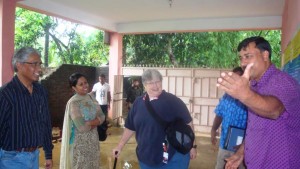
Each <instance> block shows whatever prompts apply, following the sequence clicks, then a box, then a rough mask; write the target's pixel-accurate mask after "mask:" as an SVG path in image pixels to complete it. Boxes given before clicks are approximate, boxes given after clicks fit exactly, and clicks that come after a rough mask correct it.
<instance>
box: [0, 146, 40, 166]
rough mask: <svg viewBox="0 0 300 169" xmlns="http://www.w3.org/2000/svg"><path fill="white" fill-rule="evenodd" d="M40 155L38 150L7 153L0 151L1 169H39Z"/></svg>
mask: <svg viewBox="0 0 300 169" xmlns="http://www.w3.org/2000/svg"><path fill="white" fill-rule="evenodd" d="M39 154H40V151H39V150H38V149H37V150H35V151H33V152H24V151H22V152H17V151H5V150H3V149H0V168H1V169H2V168H3V169H4V168H5V169H38V168H39Z"/></svg>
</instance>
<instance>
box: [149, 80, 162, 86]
mask: <svg viewBox="0 0 300 169" xmlns="http://www.w3.org/2000/svg"><path fill="white" fill-rule="evenodd" d="M160 83H161V81H155V82H146V84H147V85H150V86H153V85H158V84H160Z"/></svg>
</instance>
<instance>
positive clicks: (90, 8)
mask: <svg viewBox="0 0 300 169" xmlns="http://www.w3.org/2000/svg"><path fill="white" fill-rule="evenodd" d="M170 2H172V3H171V6H170ZM284 4H285V0H172V1H170V0H20V1H18V2H17V5H18V6H20V7H23V8H27V9H30V10H33V11H37V12H40V13H45V14H47V15H53V16H56V17H61V18H64V19H67V20H70V21H74V22H78V23H82V24H86V25H90V26H93V27H96V28H99V29H102V30H107V31H111V32H118V33H124V34H131V33H153V32H191V31H214V30H247V29H278V28H281V23H282V13H283V9H284Z"/></svg>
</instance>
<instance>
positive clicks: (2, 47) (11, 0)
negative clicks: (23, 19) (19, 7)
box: [0, 0, 17, 86]
mask: <svg viewBox="0 0 300 169" xmlns="http://www.w3.org/2000/svg"><path fill="white" fill-rule="evenodd" d="M16 2H17V0H0V18H1V22H0V33H1V35H0V36H1V40H0V65H1V68H0V86H2V85H3V84H5V83H7V82H8V81H10V80H11V78H12V77H13V69H12V66H11V59H12V56H13V54H14V33H15V11H16Z"/></svg>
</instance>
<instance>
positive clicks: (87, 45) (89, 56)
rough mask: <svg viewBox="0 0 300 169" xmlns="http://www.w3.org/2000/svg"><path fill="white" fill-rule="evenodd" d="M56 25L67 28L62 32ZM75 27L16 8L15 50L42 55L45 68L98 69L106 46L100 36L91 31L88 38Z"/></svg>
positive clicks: (105, 56) (106, 54)
mask: <svg viewBox="0 0 300 169" xmlns="http://www.w3.org/2000/svg"><path fill="white" fill-rule="evenodd" d="M59 25H68V27H67V28H65V29H64V30H62V29H58V26H59ZM78 26H79V24H75V23H71V22H68V21H64V20H62V19H58V18H55V17H51V16H47V15H43V14H39V13H36V12H32V11H30V10H26V9H23V8H17V10H16V27H15V46H16V48H17V49H18V48H21V47H23V46H32V47H35V48H37V49H38V50H40V51H43V52H44V63H45V66H48V65H52V66H58V65H60V64H82V65H88V66H99V65H101V64H106V63H107V62H108V51H109V48H108V46H107V45H105V44H103V43H102V42H103V32H102V31H99V30H98V31H95V32H94V33H92V34H91V35H90V36H89V37H85V36H82V35H81V34H80V33H78V29H77V28H78Z"/></svg>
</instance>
